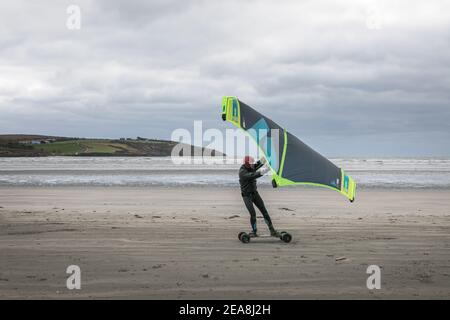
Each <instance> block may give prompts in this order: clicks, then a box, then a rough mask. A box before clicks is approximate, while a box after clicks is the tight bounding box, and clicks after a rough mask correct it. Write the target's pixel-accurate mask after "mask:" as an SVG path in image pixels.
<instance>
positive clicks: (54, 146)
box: [34, 139, 137, 156]
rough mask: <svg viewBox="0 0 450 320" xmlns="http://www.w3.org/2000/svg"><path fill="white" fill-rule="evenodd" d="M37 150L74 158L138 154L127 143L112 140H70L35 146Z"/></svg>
mask: <svg viewBox="0 0 450 320" xmlns="http://www.w3.org/2000/svg"><path fill="white" fill-rule="evenodd" d="M34 148H35V149H39V150H41V151H44V152H47V153H50V154H57V155H61V156H74V155H82V154H115V153H116V152H119V153H120V152H136V151H137V150H135V149H134V148H132V147H130V146H128V145H127V144H125V143H118V142H113V141H110V140H97V139H95V140H88V139H87V140H70V141H59V142H53V143H48V144H40V145H35V146H34Z"/></svg>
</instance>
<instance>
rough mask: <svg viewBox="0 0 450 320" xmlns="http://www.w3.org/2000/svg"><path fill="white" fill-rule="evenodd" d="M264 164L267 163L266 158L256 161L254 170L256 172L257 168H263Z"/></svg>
mask: <svg viewBox="0 0 450 320" xmlns="http://www.w3.org/2000/svg"><path fill="white" fill-rule="evenodd" d="M266 163H267V161H266V158H261V159H260V160H258V162H256V164H255V170H258V169H259V168H261V167H262V166H264V165H265V164H266Z"/></svg>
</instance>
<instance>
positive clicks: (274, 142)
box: [222, 97, 356, 202]
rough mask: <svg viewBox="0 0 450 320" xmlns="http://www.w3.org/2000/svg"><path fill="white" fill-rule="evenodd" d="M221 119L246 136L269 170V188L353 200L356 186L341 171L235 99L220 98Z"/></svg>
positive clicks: (276, 125) (294, 137)
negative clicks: (311, 190)
mask: <svg viewBox="0 0 450 320" xmlns="http://www.w3.org/2000/svg"><path fill="white" fill-rule="evenodd" d="M222 120H223V121H228V122H231V123H232V124H234V125H235V126H236V127H238V128H241V129H243V130H244V131H245V132H246V133H247V134H248V135H250V136H251V137H252V138H253V139H254V140H255V142H256V144H257V145H258V147H259V149H260V150H261V151H262V152H263V154H264V157H265V158H266V159H267V163H268V164H269V167H270V170H271V171H272V178H273V179H272V186H273V187H274V188H275V187H277V186H287V185H296V184H308V185H315V186H321V187H326V188H330V189H333V190H336V191H338V192H340V193H341V194H343V195H344V196H346V197H347V198H348V199H349V200H350V201H351V202H353V201H354V199H355V192H356V183H355V181H354V180H353V179H352V178H351V177H350V176H349V175H347V174H346V173H345V172H344V170H342V169H340V168H338V167H337V166H336V165H334V164H333V163H332V162H331V161H329V160H328V159H326V158H325V157H323V156H322V155H320V154H319V153H318V152H316V151H314V150H313V149H311V148H310V147H308V146H307V145H306V144H304V143H303V142H302V141H300V139H298V138H297V137H296V136H294V135H292V134H291V133H289V132H287V131H286V130H285V129H283V128H281V127H280V126H279V125H278V124H276V123H275V122H273V121H272V120H270V119H269V118H267V117H265V116H263V115H262V114H260V113H259V112H257V111H256V110H255V109H253V108H251V107H249V106H248V105H246V104H245V103H243V102H242V101H240V100H239V99H238V98H236V97H224V98H223V99H222Z"/></svg>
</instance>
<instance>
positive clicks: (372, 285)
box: [366, 264, 381, 290]
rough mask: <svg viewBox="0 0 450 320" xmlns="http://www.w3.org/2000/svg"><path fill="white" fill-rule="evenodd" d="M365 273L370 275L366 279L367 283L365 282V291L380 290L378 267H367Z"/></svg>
mask: <svg viewBox="0 0 450 320" xmlns="http://www.w3.org/2000/svg"><path fill="white" fill-rule="evenodd" d="M366 273H367V274H370V276H369V277H368V278H367V281H366V285H367V289H369V290H373V289H378V290H379V289H381V270H380V267H379V266H377V265H375V264H373V265H370V266H368V267H367V270H366Z"/></svg>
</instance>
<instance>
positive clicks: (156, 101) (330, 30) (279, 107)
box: [0, 0, 450, 156]
mask: <svg viewBox="0 0 450 320" xmlns="http://www.w3.org/2000/svg"><path fill="white" fill-rule="evenodd" d="M71 4H75V5H78V6H79V7H80V9H81V29H80V30H69V29H68V28H67V26H66V22H67V18H68V17H69V15H68V14H67V12H66V10H67V7H68V6H69V5H71ZM223 95H235V96H237V97H239V98H240V99H241V100H242V101H244V102H246V103H247V104H249V105H250V106H252V107H254V108H256V109H257V110H259V111H260V112H262V113H264V114H265V115H267V116H268V117H270V118H272V119H273V120H274V121H276V122H277V123H279V124H280V125H282V126H283V127H286V128H287V129H288V130H289V131H290V132H292V133H294V134H295V135H297V136H298V137H299V138H300V139H302V140H303V141H304V142H306V143H307V144H309V145H311V146H312V147H313V148H315V149H316V150H318V151H320V152H322V153H324V154H326V155H329V156H389V155H397V156H415V155H420V156H440V155H447V156H449V155H450V1H446V0H443V1H361V0H355V1H337V0H332V1H317V0H314V1H312V0H311V1H300V0H295V1H211V0H209V1H168V0H157V1H155V0H142V1H115V0H97V1H77V0H71V1H60V0H58V1H57V0H54V1H21V0H14V1H13V0H10V1H2V2H1V3H0V133H36V134H50V135H62V136H80V137H112V138H116V137H135V136H145V137H153V138H163V139H168V138H170V136H171V133H172V131H173V130H174V129H177V128H186V129H192V128H193V121H194V120H203V121H204V126H205V127H206V128H207V127H211V128H212V127H215V128H219V129H224V128H230V127H231V125H230V124H225V123H223V122H222V120H221V119H220V103H221V97H222V96H223Z"/></svg>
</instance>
